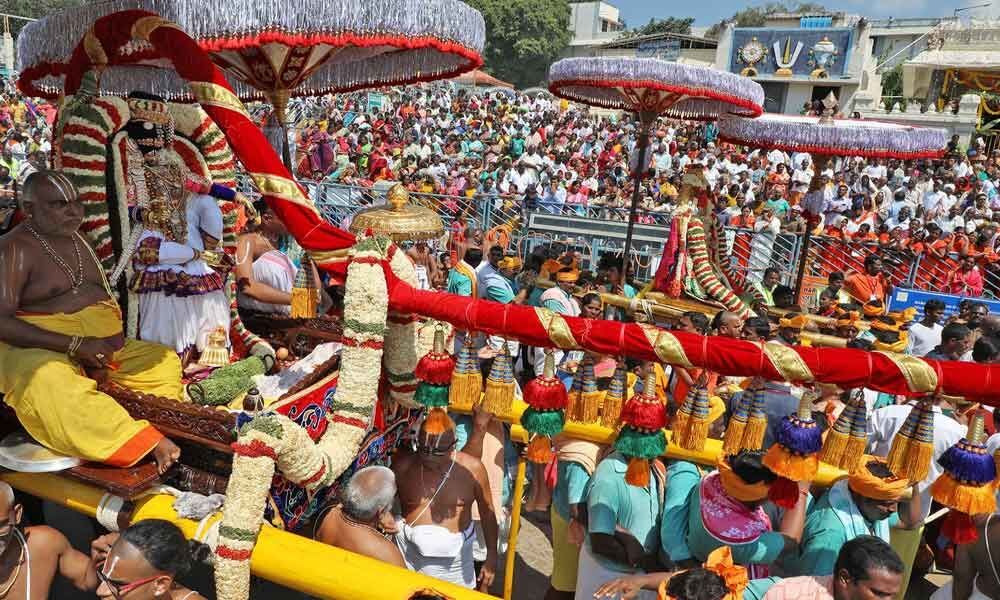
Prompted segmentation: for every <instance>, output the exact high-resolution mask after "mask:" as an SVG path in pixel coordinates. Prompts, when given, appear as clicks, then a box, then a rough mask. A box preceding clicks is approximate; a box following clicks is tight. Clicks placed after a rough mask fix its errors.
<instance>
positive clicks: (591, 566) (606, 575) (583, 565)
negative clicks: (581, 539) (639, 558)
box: [574, 544, 657, 600]
mask: <svg viewBox="0 0 1000 600" xmlns="http://www.w3.org/2000/svg"><path fill="white" fill-rule="evenodd" d="M639 572H641V571H615V570H613V569H609V568H607V567H605V566H604V565H602V564H601V563H599V562H597V559H596V558H594V555H593V554H591V552H590V548H589V547H588V545H587V544H583V545H582V546H580V562H579V564H578V568H577V571H576V595H575V596H574V598H575V599H576V600H594V592H596V591H597V588H599V587H601V586H602V585H604V584H605V583H607V582H609V581H611V580H613V579H618V578H619V577H625V576H627V575H634V574H636V573H639ZM656 597H657V594H656V592H654V591H650V590H643V591H641V592H639V593H638V594H637V595H636V596H635V598H636V600H656Z"/></svg>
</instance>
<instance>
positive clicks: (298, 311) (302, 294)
mask: <svg viewBox="0 0 1000 600" xmlns="http://www.w3.org/2000/svg"><path fill="white" fill-rule="evenodd" d="M318 312H319V290H317V289H314V288H298V287H297V288H292V313H291V317H292V318H293V319H312V318H315V317H316V314H317V313H318Z"/></svg>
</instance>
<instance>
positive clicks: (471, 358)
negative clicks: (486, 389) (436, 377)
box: [448, 332, 483, 412]
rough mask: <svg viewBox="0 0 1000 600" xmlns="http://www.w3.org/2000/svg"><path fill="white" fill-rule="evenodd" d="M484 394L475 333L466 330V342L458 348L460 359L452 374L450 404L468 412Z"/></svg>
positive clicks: (454, 407) (454, 408)
mask: <svg viewBox="0 0 1000 600" xmlns="http://www.w3.org/2000/svg"><path fill="white" fill-rule="evenodd" d="M482 396H483V374H482V371H480V369H479V355H478V354H477V352H476V340H475V334H473V333H472V332H466V334H465V342H464V343H463V344H462V347H461V348H459V350H458V360H456V361H455V370H454V371H453V372H452V375H451V386H450V389H449V390H448V406H450V407H451V408H452V410H457V411H462V412H468V411H471V410H472V407H473V406H475V405H476V404H477V403H479V400H480V399H481V398H482Z"/></svg>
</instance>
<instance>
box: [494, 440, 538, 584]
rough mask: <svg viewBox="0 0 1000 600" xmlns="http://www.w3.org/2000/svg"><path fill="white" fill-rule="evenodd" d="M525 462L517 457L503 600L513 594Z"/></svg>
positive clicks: (504, 571)
mask: <svg viewBox="0 0 1000 600" xmlns="http://www.w3.org/2000/svg"><path fill="white" fill-rule="evenodd" d="M518 427H520V425H518ZM511 437H513V436H511ZM527 462H528V461H527V459H526V458H524V453H522V454H521V456H519V457H517V475H516V476H515V477H516V479H515V481H514V510H513V512H512V513H511V515H510V536H509V537H508V538H507V562H506V563H505V564H504V569H503V600H511V594H512V593H513V592H514V563H515V562H517V536H518V534H519V533H521V504H523V498H524V478H525V470H526V468H527ZM538 483H541V484H542V485H544V482H536V484H538Z"/></svg>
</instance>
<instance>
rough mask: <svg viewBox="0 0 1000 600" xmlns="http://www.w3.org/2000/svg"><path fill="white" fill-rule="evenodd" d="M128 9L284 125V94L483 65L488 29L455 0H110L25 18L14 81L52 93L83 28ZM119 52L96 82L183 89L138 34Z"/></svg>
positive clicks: (399, 81)
mask: <svg viewBox="0 0 1000 600" xmlns="http://www.w3.org/2000/svg"><path fill="white" fill-rule="evenodd" d="M130 9H141V10H148V11H151V12H156V13H158V14H160V15H161V16H163V17H164V18H166V19H168V20H170V21H173V22H174V23H177V24H178V25H179V26H180V27H181V28H182V29H183V30H184V31H186V32H187V33H188V34H189V35H191V37H193V38H194V39H195V40H197V41H198V44H199V45H200V46H201V47H202V48H203V49H205V50H207V51H208V52H209V53H210V55H211V57H212V60H213V61H215V63H216V64H218V65H219V66H220V67H222V68H223V69H224V70H225V71H226V73H227V75H228V76H229V78H230V80H231V83H232V84H233V88H234V90H235V91H236V93H237V95H239V96H240V98H241V99H243V100H255V99H256V100H260V99H265V100H267V101H269V102H270V103H271V104H272V105H273V106H274V108H275V115H276V117H277V118H278V120H279V121H280V122H281V124H282V125H283V126H284V124H285V120H286V117H285V109H286V107H287V104H288V99H289V97H291V96H309V95H321V94H326V93H337V92H348V91H354V90H359V89H365V88H372V87H381V86H386V85H403V84H408V83H416V82H420V81H432V80H436V79H447V78H450V77H455V76H457V75H460V74H462V73H465V72H466V71H471V70H472V69H475V68H477V67H479V66H481V65H482V62H483V61H482V58H481V56H480V55H481V53H482V49H483V44H484V43H485V39H486V33H485V31H486V28H485V22H484V21H483V16H482V15H481V14H480V13H479V11H477V10H475V9H473V8H471V7H469V6H468V5H466V4H464V3H463V2H460V1H459V0H368V1H366V2H348V1H347V0H295V1H294V2H293V1H291V0H212V1H206V0H110V1H107V2H98V3H94V4H90V5H86V6H82V7H78V8H72V9H68V10H65V11H62V12H59V13H56V14H54V15H51V16H49V17H47V18H45V19H42V20H40V21H35V22H33V23H30V24H29V25H27V26H26V27H25V28H24V30H22V32H21V35H20V37H19V38H18V67H19V71H20V72H21V77H20V79H19V81H18V85H19V87H20V88H21V89H22V90H24V91H25V92H26V93H28V94H31V95H37V96H42V97H47V98H50V99H51V98H56V97H58V95H59V92H60V91H61V90H62V87H63V79H64V73H65V66H66V64H67V62H68V60H69V57H70V53H71V52H72V50H73V47H74V45H75V44H76V42H77V41H78V40H79V39H80V38H81V37H82V36H83V35H84V33H85V32H86V30H87V28H89V27H90V25H91V24H92V23H93V22H94V21H96V20H97V19H98V18H100V17H102V16H105V15H108V14H111V13H115V12H119V11H122V10H130ZM126 53H127V57H126V56H123V57H118V58H119V59H120V60H116V61H114V62H115V63H117V64H118V65H120V66H117V67H116V68H115V69H112V70H110V71H108V72H107V73H105V74H104V75H103V76H102V79H101V89H102V91H104V92H107V93H110V94H118V95H124V94H127V93H129V92H130V91H133V90H143V91H148V92H153V93H156V94H159V95H161V96H164V97H166V98H168V99H171V100H178V101H187V100H190V99H191V95H190V89H189V86H188V85H187V83H186V82H185V81H183V80H181V79H180V78H178V77H177V75H176V73H175V72H174V71H173V70H169V69H161V68H150V67H159V66H162V65H161V63H160V61H158V60H157V57H156V56H155V54H154V53H153V52H152V48H151V47H149V45H148V44H145V43H142V42H138V41H137V42H136V43H135V44H133V45H132V46H131V47H129V48H127V49H125V50H123V54H126ZM126 58H127V60H125V59H126ZM126 62H127V63H129V64H128V65H124V64H123V63H126ZM285 137H286V139H285V145H286V146H287V136H285ZM284 150H285V152H286V162H287V147H286V148H284Z"/></svg>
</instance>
